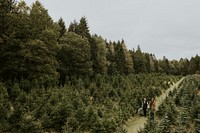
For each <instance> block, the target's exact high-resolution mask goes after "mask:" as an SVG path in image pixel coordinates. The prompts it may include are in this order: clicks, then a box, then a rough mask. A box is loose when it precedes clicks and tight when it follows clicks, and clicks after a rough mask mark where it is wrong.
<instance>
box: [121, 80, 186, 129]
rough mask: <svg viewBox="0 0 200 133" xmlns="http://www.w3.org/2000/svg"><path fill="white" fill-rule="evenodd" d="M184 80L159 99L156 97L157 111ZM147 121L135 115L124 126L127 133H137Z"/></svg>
mask: <svg viewBox="0 0 200 133" xmlns="http://www.w3.org/2000/svg"><path fill="white" fill-rule="evenodd" d="M183 79H184V78H182V79H181V80H179V81H178V82H177V83H175V84H174V85H172V86H171V87H170V88H169V89H167V90H166V91H165V92H163V93H162V94H161V95H160V96H159V97H156V110H158V107H159V106H160V104H161V103H162V102H163V101H164V100H165V98H166V97H167V96H168V94H169V92H170V91H173V90H174V89H175V88H177V87H178V85H179V84H180V83H181V81H182V80H183ZM146 121H147V118H146V117H143V116H139V115H135V116H134V117H131V118H130V119H129V120H128V121H127V122H126V124H125V125H124V128H125V129H126V130H127V131H128V132H127V133H137V132H138V131H139V130H140V129H142V128H144V125H145V123H146Z"/></svg>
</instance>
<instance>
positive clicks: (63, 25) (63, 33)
mask: <svg viewBox="0 0 200 133" xmlns="http://www.w3.org/2000/svg"><path fill="white" fill-rule="evenodd" d="M58 25H59V27H60V30H59V32H60V35H59V39H60V38H61V37H62V36H64V35H65V33H66V27H65V22H64V21H63V19H62V18H60V19H59V20H58Z"/></svg>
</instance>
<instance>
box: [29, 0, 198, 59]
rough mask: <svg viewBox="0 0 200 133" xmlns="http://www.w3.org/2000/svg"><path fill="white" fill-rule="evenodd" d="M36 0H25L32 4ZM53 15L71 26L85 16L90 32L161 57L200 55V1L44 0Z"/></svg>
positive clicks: (177, 57) (175, 57) (42, 0)
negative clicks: (122, 40)
mask: <svg viewBox="0 0 200 133" xmlns="http://www.w3.org/2000/svg"><path fill="white" fill-rule="evenodd" d="M34 1H35V0H25V2H26V3H27V4H28V5H30V4H31V3H33V2H34ZM40 1H41V3H42V4H43V5H44V7H45V8H46V9H48V11H49V15H50V16H51V17H52V18H53V19H54V21H57V20H58V19H59V18H60V17H62V18H63V19H64V21H65V24H66V26H67V27H68V25H69V23H70V22H72V21H73V20H75V19H76V20H77V21H79V19H80V18H81V17H83V16H85V17H86V18H87V20H88V23H89V27H90V32H91V33H92V34H94V33H96V34H98V35H101V36H102V37H104V38H106V39H107V40H112V41H118V40H121V39H124V40H125V42H126V45H127V47H128V48H129V49H133V48H136V47H137V45H140V47H141V49H142V51H144V52H148V53H153V54H155V55H156V57H157V58H162V57H163V56H166V57H167V58H168V59H180V58H181V57H182V58H188V59H190V58H191V56H195V55H196V54H198V55H200V0H40Z"/></svg>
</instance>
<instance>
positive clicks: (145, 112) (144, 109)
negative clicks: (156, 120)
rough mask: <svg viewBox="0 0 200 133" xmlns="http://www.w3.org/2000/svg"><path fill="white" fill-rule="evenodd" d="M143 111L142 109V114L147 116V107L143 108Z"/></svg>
mask: <svg viewBox="0 0 200 133" xmlns="http://www.w3.org/2000/svg"><path fill="white" fill-rule="evenodd" d="M143 111H144V116H147V109H146V108H143Z"/></svg>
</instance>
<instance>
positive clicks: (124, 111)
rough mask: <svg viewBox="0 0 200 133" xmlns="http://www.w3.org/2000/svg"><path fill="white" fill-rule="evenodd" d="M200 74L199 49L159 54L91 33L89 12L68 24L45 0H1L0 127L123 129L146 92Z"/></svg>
mask: <svg viewBox="0 0 200 133" xmlns="http://www.w3.org/2000/svg"><path fill="white" fill-rule="evenodd" d="M188 45H189V44H188ZM195 73H196V74H197V73H200V56H199V55H195V56H194V57H191V59H180V60H168V59H167V58H166V57H165V56H164V57H163V59H156V56H155V55H154V54H151V53H145V52H142V50H141V48H140V46H137V47H136V49H132V50H129V49H127V47H126V44H125V41H124V40H119V41H108V40H107V39H104V38H103V37H101V36H100V35H97V34H93V35H91V33H90V30H89V25H88V21H87V19H86V17H82V18H81V19H80V20H79V21H76V20H74V21H73V22H72V23H71V24H70V25H69V26H68V27H66V25H65V22H64V20H63V19H62V18H60V19H59V20H58V21H57V22H54V21H53V19H52V18H51V16H50V15H49V14H48V10H47V9H45V7H44V6H43V5H42V4H41V3H40V2H39V1H36V2H34V3H33V4H32V5H31V6H27V5H26V3H25V2H24V1H20V2H17V1H14V0H0V115H1V116H0V132H24V133H27V132H51V131H57V132H66V133H68V132H117V131H120V130H121V128H120V127H121V125H122V124H123V123H124V122H125V121H126V120H127V119H128V118H129V117H131V116H132V115H134V114H135V113H136V111H137V109H138V108H139V107H140V102H141V97H145V96H146V97H154V96H158V95H160V94H161V93H162V91H164V90H165V89H167V88H168V87H169V86H168V84H167V82H168V81H172V82H176V81H177V80H178V79H180V77H182V76H185V75H188V74H195Z"/></svg>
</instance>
